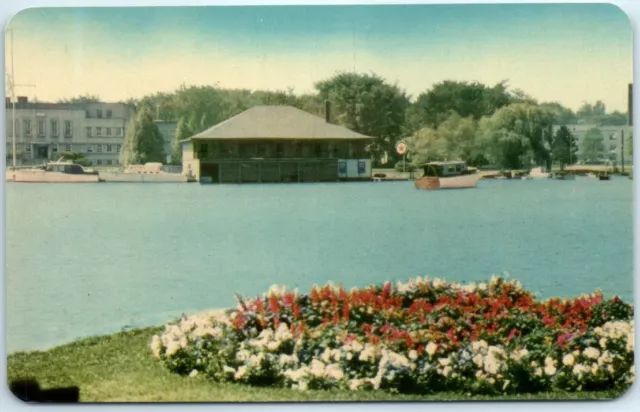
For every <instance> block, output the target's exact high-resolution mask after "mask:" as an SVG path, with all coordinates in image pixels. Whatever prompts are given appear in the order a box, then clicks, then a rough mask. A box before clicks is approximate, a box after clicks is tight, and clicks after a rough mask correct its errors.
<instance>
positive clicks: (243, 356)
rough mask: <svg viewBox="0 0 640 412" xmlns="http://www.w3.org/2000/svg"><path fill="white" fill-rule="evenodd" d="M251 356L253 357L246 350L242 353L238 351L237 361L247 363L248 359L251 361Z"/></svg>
mask: <svg viewBox="0 0 640 412" xmlns="http://www.w3.org/2000/svg"><path fill="white" fill-rule="evenodd" d="M249 356H251V354H250V353H249V351H248V350H246V349H243V350H241V351H238V353H236V359H237V360H239V361H240V362H246V361H247V359H249Z"/></svg>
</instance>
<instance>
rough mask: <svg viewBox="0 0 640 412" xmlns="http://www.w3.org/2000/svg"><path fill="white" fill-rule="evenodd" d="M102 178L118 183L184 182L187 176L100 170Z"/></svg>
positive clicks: (105, 180)
mask: <svg viewBox="0 0 640 412" xmlns="http://www.w3.org/2000/svg"><path fill="white" fill-rule="evenodd" d="M100 180H102V181H104V182H116V183H184V182H186V181H187V178H186V177H185V176H183V175H181V174H177V173H175V174H174V173H123V172H100Z"/></svg>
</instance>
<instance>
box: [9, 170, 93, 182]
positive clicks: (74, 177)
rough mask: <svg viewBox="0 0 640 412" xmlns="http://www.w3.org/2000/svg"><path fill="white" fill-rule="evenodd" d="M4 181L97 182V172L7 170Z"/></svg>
mask: <svg viewBox="0 0 640 412" xmlns="http://www.w3.org/2000/svg"><path fill="white" fill-rule="evenodd" d="M6 181H7V182H14V183H98V182H99V181H100V179H99V177H98V175H97V174H68V173H60V172H47V171H44V170H15V171H13V170H7V172H6Z"/></svg>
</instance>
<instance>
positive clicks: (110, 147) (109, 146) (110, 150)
mask: <svg viewBox="0 0 640 412" xmlns="http://www.w3.org/2000/svg"><path fill="white" fill-rule="evenodd" d="M112 151H113V145H110V144H108V145H107V152H108V153H111V152H112Z"/></svg>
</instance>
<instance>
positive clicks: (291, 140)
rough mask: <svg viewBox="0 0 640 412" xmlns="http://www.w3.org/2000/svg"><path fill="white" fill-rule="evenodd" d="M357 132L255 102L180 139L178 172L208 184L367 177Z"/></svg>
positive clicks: (363, 140) (363, 144)
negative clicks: (186, 137)
mask: <svg viewBox="0 0 640 412" xmlns="http://www.w3.org/2000/svg"><path fill="white" fill-rule="evenodd" d="M373 139H374V138H373V137H370V136H365V135H363V134H360V133H356V132H354V131H352V130H349V129H347V128H345V127H342V126H339V125H336V124H333V123H331V122H330V105H329V104H327V106H326V116H325V118H324V119H323V118H322V117H318V116H315V115H313V114H310V113H307V112H305V111H303V110H300V109H297V108H295V107H291V106H256V107H253V108H251V109H249V110H246V111H244V112H242V113H240V114H238V115H237V116H234V117H232V118H230V119H228V120H226V121H223V122H221V123H219V124H217V125H215V126H213V127H211V128H209V129H207V130H205V131H203V132H201V133H198V134H196V135H194V136H192V137H190V138H188V139H185V140H183V141H182V142H181V145H182V154H183V155H182V159H183V160H182V162H183V167H182V171H183V173H184V174H187V175H189V174H190V175H191V176H193V177H195V178H196V179H197V180H199V181H203V182H213V183H247V182H256V183H257V182H324V181H339V180H369V179H371V159H370V157H369V156H368V154H367V146H368V145H369V144H370V143H372V141H373Z"/></svg>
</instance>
